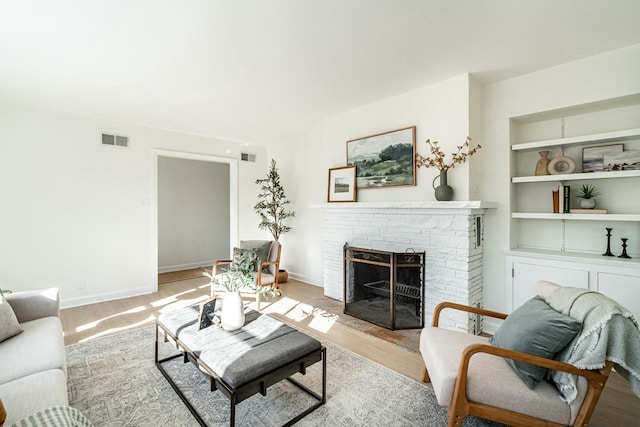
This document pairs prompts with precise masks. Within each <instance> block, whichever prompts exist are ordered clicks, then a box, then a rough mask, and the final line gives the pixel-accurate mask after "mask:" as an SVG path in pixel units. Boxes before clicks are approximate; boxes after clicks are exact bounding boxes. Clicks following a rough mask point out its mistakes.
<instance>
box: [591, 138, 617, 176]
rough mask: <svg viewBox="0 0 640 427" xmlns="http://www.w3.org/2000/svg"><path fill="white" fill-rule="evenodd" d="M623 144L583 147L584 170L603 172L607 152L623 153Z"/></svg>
mask: <svg viewBox="0 0 640 427" xmlns="http://www.w3.org/2000/svg"><path fill="white" fill-rule="evenodd" d="M622 150H623V145H622V144H612V145H599V146H597V147H585V148H583V149H582V172H583V173H587V172H603V171H604V156H605V154H612V153H621V152H622Z"/></svg>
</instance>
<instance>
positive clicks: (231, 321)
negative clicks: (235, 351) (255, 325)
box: [221, 292, 244, 331]
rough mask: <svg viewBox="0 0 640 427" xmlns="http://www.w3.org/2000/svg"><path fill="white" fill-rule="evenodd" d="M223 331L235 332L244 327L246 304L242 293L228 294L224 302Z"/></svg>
mask: <svg viewBox="0 0 640 427" xmlns="http://www.w3.org/2000/svg"><path fill="white" fill-rule="evenodd" d="M221 317H222V319H221V321H222V329H224V330H226V331H235V330H236V329H240V328H242V327H243V326H244V304H243V302H242V297H241V296H240V292H227V293H226V294H225V296H224V300H223V301H222V313H221Z"/></svg>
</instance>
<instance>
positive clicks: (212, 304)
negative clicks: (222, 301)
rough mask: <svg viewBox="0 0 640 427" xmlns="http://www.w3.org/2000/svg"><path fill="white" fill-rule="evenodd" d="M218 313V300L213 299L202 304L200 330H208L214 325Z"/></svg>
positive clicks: (199, 316)
mask: <svg viewBox="0 0 640 427" xmlns="http://www.w3.org/2000/svg"><path fill="white" fill-rule="evenodd" d="M215 311H216V299H215V298H211V299H209V300H206V301H203V302H201V303H200V313H199V315H198V329H204V328H208V327H209V326H211V325H212V324H213V323H214V317H215Z"/></svg>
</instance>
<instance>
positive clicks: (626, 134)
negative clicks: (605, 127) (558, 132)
mask: <svg viewBox="0 0 640 427" xmlns="http://www.w3.org/2000/svg"><path fill="white" fill-rule="evenodd" d="M638 138H640V129H625V130H618V131H613V132H604V133H597V134H592V135H582V136H572V137H569V138H559V139H548V140H545V141H533V142H523V143H520V144H513V145H512V146H511V149H512V150H513V151H519V150H534V149H538V148H545V147H558V146H563V147H566V146H569V145H575V144H586V143H601V142H611V141H626V140H629V139H638Z"/></svg>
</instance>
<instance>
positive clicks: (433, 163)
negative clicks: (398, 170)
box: [416, 136, 482, 172]
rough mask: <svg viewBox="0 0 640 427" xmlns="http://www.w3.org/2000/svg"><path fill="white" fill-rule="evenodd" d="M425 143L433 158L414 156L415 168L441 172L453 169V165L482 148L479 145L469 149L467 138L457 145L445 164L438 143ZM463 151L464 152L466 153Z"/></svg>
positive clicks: (462, 161)
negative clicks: (449, 159) (431, 168)
mask: <svg viewBox="0 0 640 427" xmlns="http://www.w3.org/2000/svg"><path fill="white" fill-rule="evenodd" d="M425 142H426V143H427V144H428V145H429V151H430V152H431V154H433V157H431V156H427V157H423V156H421V155H420V154H416V167H422V166H424V167H426V168H430V167H435V168H438V169H439V170H440V171H441V172H444V171H447V170H449V169H451V168H453V167H455V165H456V164H458V163H460V164H462V163H464V162H466V161H467V157H468V156H473V155H474V154H475V153H476V151H478V150H479V149H481V148H482V146H481V145H480V144H478V145H476V146H475V147H474V148H469V143H470V142H471V138H470V137H468V136H467V138H466V139H465V141H464V143H463V144H462V145H458V151H456V152H455V153H452V156H453V157H452V158H451V161H450V162H448V163H445V160H444V157H445V154H444V152H443V151H442V149H441V148H440V146H439V145H438V141H433V142H431V140H430V139H427V140H426V141H425ZM464 150H466V152H465V151H464Z"/></svg>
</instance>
